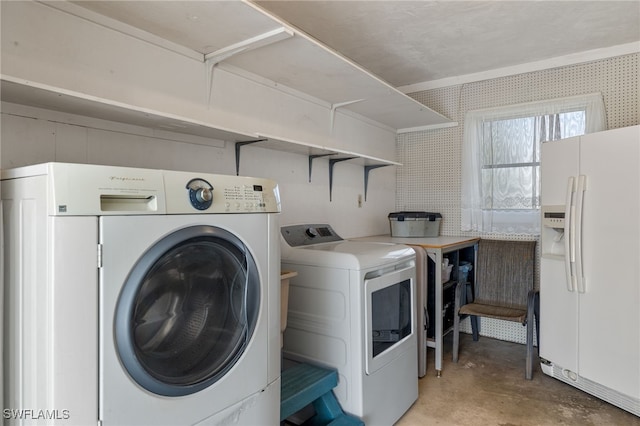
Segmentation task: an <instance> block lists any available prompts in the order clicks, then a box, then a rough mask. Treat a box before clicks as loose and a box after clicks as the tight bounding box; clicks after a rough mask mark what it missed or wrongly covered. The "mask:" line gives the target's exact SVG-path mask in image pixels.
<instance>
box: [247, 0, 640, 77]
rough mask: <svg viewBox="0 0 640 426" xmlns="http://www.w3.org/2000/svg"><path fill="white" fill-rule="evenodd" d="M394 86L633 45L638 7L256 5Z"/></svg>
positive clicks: (638, 35) (639, 24)
mask: <svg viewBox="0 0 640 426" xmlns="http://www.w3.org/2000/svg"><path fill="white" fill-rule="evenodd" d="M257 3H258V4H259V5H260V6H261V7H263V8H265V9H267V10H269V11H270V12H272V13H274V14H276V15H278V16H279V17H281V18H282V19H284V20H285V21H287V22H289V23H291V24H292V25H294V26H296V27H298V28H300V29H301V30H303V31H305V32H307V33H309V34H311V35H312V36H314V37H315V38H317V39H318V40H320V41H321V42H323V43H325V44H327V45H328V46H330V47H332V48H334V49H336V50H338V51H339V52H341V53H342V54H344V55H345V56H347V57H349V58H350V59H352V60H353V61H355V62H357V63H359V64H360V65H362V66H363V67H365V68H367V69H368V70H370V71H371V72H373V73H374V74H377V75H378V76H380V77H382V78H383V79H385V80H386V81H387V82H388V83H390V84H391V85H393V86H396V87H398V86H406V85H411V84H416V83H421V82H425V81H432V80H439V79H443V78H448V77H454V76H461V75H466V74H474V73H479V72H483V71H488V70H492V69H497V68H504V67H510V66H514V65H519V64H523V63H530V62H534V61H540V60H546V59H550V58H555V57H559V56H565V55H569V54H574V53H576V52H584V51H589V50H593V49H601V48H607V47H611V46H616V45H622V44H627V43H632V42H636V43H637V45H638V46H637V49H638V50H640V42H639V40H640V1H424V0H423V1H258V2H257Z"/></svg>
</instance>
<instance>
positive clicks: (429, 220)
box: [389, 212, 442, 237]
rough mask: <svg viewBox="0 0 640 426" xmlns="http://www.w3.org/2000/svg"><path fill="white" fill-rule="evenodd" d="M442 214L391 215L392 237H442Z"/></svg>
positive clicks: (399, 213)
mask: <svg viewBox="0 0 640 426" xmlns="http://www.w3.org/2000/svg"><path fill="white" fill-rule="evenodd" d="M441 220H442V215H441V214H440V213H430V212H395V213H389V225H390V227H391V236H392V237H437V236H438V235H440V221H441Z"/></svg>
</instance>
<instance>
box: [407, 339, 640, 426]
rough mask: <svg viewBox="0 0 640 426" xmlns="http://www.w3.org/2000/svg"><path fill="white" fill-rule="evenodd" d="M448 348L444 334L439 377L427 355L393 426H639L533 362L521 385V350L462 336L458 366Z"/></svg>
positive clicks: (639, 422) (638, 421)
mask: <svg viewBox="0 0 640 426" xmlns="http://www.w3.org/2000/svg"><path fill="white" fill-rule="evenodd" d="M451 346H452V340H451V335H448V336H446V337H445V339H444V348H445V349H444V359H443V365H442V376H441V377H440V378H437V377H436V376H435V370H434V360H433V358H434V352H433V349H429V350H428V353H427V367H428V368H427V375H426V376H425V377H423V378H422V379H420V381H419V386H420V394H419V397H418V400H417V401H416V402H415V403H414V404H413V406H412V407H411V408H410V409H409V411H407V413H405V415H404V416H403V417H402V418H401V419H400V420H399V421H398V422H397V423H396V426H418V425H419V426H424V425H442V426H449V425H451V426H454V425H455V426H465V425H473V426H478V425H496V426H498V425H499V426H515V425H520V426H528V425H536V426H538V425H554V426H555V425H579V426H588V425H594V426H595V425H597V426H609V425H611V426H613V425H616V426H617V425H627V426H640V418H638V417H636V416H634V415H632V414H630V413H628V412H626V411H624V410H622V409H620V408H617V407H615V406H613V405H611V404H608V403H606V402H604V401H602V400H600V399H598V398H596V397H594V396H591V395H589V394H587V393H585V392H582V391H580V390H578V389H575V388H573V387H572V386H569V385H567V384H565V383H562V382H560V381H559V380H556V379H553V378H551V377H549V376H547V375H545V374H544V373H542V371H541V370H540V365H539V363H538V361H537V357H536V359H535V362H534V372H533V380H530V381H529V380H525V378H524V367H525V352H526V348H525V347H524V345H520V344H516V343H510V342H504V341H500V340H495V339H491V338H488V337H482V336H481V337H480V339H479V340H478V342H474V341H473V340H472V338H471V336H470V335H468V334H464V333H461V334H460V359H459V361H458V363H457V364H454V363H453V362H452V361H451Z"/></svg>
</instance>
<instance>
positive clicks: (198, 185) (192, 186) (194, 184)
mask: <svg viewBox="0 0 640 426" xmlns="http://www.w3.org/2000/svg"><path fill="white" fill-rule="evenodd" d="M187 189H188V190H189V202H191V205H192V206H193V207H195V208H196V209H198V210H206V209H208V208H209V207H211V204H212V203H213V186H211V184H210V183H209V182H207V181H206V180H204V179H199V178H196V179H191V180H190V181H189V183H188V184H187Z"/></svg>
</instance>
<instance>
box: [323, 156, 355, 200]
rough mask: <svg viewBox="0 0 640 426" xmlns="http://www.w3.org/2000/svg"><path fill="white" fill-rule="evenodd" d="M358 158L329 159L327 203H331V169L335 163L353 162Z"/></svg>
mask: <svg viewBox="0 0 640 426" xmlns="http://www.w3.org/2000/svg"><path fill="white" fill-rule="evenodd" d="M354 158H358V157H346V158H331V159H329V202H331V201H332V197H333V195H332V193H333V167H334V166H335V165H336V163H340V162H342V161H348V160H353V159H354Z"/></svg>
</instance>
